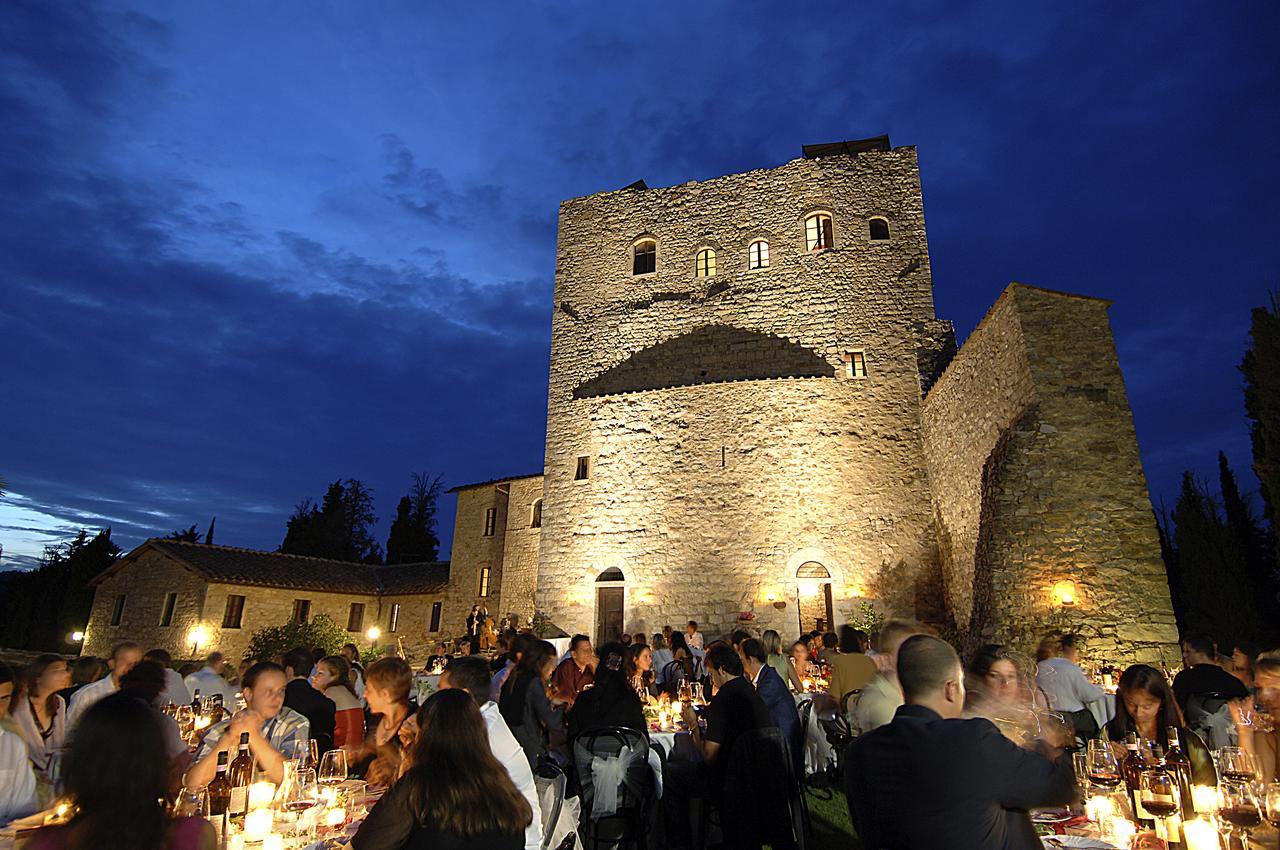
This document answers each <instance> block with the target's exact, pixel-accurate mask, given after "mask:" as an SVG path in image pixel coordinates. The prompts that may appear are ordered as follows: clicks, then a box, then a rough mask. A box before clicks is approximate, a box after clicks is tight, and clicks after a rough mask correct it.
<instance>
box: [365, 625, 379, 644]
mask: <svg viewBox="0 0 1280 850" xmlns="http://www.w3.org/2000/svg"><path fill="white" fill-rule="evenodd" d="M364 636H365V637H367V638H368V639H369V642H370V643H373V644H376V643H377V642H378V638H380V637H382V629H380V628H378V627H377V626H370V627H369V631H367V632H365V633H364Z"/></svg>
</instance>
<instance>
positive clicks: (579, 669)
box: [551, 635, 596, 707]
mask: <svg viewBox="0 0 1280 850" xmlns="http://www.w3.org/2000/svg"><path fill="white" fill-rule="evenodd" d="M595 665H596V654H595V651H594V650H592V648H591V638H589V637H587V636H586V635H574V636H573V639H572V640H570V641H569V657H568V658H566V659H565V660H564V661H561V662H560V665H559V666H558V667H556V671H555V673H553V674H552V676H551V684H552V687H554V688H555V691H556V693H557V694H558V695H559V697H560V699H562V700H564V701H565V702H566V703H568V704H569V706H570V707H572V706H573V701H574V700H576V699H577V698H578V694H580V693H582V691H583V689H584V688H586V687H587V685H590V684H591V683H592V682H593V681H595Z"/></svg>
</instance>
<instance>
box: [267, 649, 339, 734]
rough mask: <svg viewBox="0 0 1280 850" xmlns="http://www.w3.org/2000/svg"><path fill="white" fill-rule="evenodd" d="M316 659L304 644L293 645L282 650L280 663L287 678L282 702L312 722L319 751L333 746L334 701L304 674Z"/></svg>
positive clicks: (335, 707)
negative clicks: (287, 649) (312, 684)
mask: <svg viewBox="0 0 1280 850" xmlns="http://www.w3.org/2000/svg"><path fill="white" fill-rule="evenodd" d="M315 663H316V659H314V658H312V657H311V652H310V651H309V650H307V649H304V648H303V647H300V646H299V647H296V648H294V649H291V650H289V651H288V652H286V653H285V656H284V659H283V663H282V664H281V665H280V666H282V667H284V675H285V678H286V679H287V680H288V682H287V683H286V684H285V686H284V704H285V706H286V707H288V708H292V709H293V710H294V711H296V712H298V713H299V714H301V715H302V716H303V717H305V718H307V723H309V724H310V726H311V739H312V740H313V741H315V742H316V747H317V748H318V749H319V751H320V752H322V753H326V752H328V751H329V750H331V749H333V730H334V726H335V724H336V720H335V717H336V712H337V706H336V705H335V703H334V701H333V700H331V699H329V698H328V697H327V696H325V695H324V694H322V693H321V692H320V691H317V690H316V689H315V688H314V687H312V686H311V682H309V681H308V680H307V677H308V676H309V674H310V673H311V668H312V666H314V665H315Z"/></svg>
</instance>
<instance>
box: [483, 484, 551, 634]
mask: <svg viewBox="0 0 1280 850" xmlns="http://www.w3.org/2000/svg"><path fill="white" fill-rule="evenodd" d="M509 487H510V493H509V495H508V498H507V505H508V510H507V532H506V537H505V543H504V546H503V551H502V592H501V594H500V598H501V603H502V608H501V609H500V610H501V616H507V615H512V614H514V615H516V616H517V617H519V619H520V623H521V625H528V624H529V622H530V621H531V620H532V619H533V614H534V607H535V606H534V593H535V591H536V589H537V585H538V544H539V543H540V542H541V540H542V529H541V528H534V527H532V520H533V504H534V502H535V501H537V500H539V499H541V498H542V476H541V475H539V476H535V477H532V478H517V479H515V480H514V481H511V482H509ZM544 516H545V514H544ZM489 610H490V611H493V612H494V613H498V611H497V610H495V609H494V608H492V607H491V608H490V609H489Z"/></svg>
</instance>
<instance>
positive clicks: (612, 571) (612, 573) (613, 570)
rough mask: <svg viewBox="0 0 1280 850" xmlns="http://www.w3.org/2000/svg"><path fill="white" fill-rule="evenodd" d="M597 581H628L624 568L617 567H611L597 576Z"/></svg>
mask: <svg viewBox="0 0 1280 850" xmlns="http://www.w3.org/2000/svg"><path fill="white" fill-rule="evenodd" d="M596 581H626V577H625V576H623V574H622V570H620V569H618V568H617V567H610V568H609V569H607V570H605V571H604V572H602V573H601V574H600V575H598V576H596Z"/></svg>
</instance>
